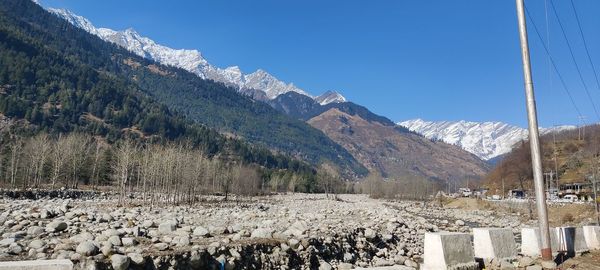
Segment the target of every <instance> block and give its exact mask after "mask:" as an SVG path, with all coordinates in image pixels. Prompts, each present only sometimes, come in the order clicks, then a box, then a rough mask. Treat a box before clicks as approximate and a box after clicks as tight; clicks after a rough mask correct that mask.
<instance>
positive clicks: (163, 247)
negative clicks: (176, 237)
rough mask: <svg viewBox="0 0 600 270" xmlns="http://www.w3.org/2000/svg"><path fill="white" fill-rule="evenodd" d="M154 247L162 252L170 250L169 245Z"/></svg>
mask: <svg viewBox="0 0 600 270" xmlns="http://www.w3.org/2000/svg"><path fill="white" fill-rule="evenodd" d="M154 247H155V248H156V249H158V250H160V251H163V250H167V249H168V248H169V244H166V243H156V244H154Z"/></svg>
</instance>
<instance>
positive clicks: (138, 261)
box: [127, 253, 146, 265]
mask: <svg viewBox="0 0 600 270" xmlns="http://www.w3.org/2000/svg"><path fill="white" fill-rule="evenodd" d="M127 257H129V259H130V260H131V262H132V263H133V264H135V265H143V264H144V262H145V261H146V259H145V258H144V256H142V254H140V253H129V254H127Z"/></svg>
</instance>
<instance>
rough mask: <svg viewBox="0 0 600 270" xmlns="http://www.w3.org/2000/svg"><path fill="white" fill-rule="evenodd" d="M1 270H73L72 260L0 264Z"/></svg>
mask: <svg viewBox="0 0 600 270" xmlns="http://www.w3.org/2000/svg"><path fill="white" fill-rule="evenodd" d="M0 270H73V263H72V262H71V261H70V260H36V261H11V262H0Z"/></svg>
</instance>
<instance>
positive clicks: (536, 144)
mask: <svg viewBox="0 0 600 270" xmlns="http://www.w3.org/2000/svg"><path fill="white" fill-rule="evenodd" d="M523 1H524V0H516V4H517V18H518V21H519V37H520V39H521V56H522V61H523V76H524V78H525V95H526V98H527V117H528V120H529V121H528V122H529V144H530V146H531V163H532V164H531V165H532V167H533V180H534V182H535V185H534V186H535V199H536V202H537V203H536V204H537V212H538V220H539V223H540V224H539V225H540V238H541V239H540V240H541V241H540V243H541V254H542V259H543V260H552V249H551V247H550V230H549V227H548V210H547V209H546V194H545V192H544V179H543V175H542V156H541V153H540V140H539V134H538V133H539V131H538V123H537V112H536V108H535V96H534V94H533V79H532V77H531V64H530V62H529V42H528V40H527V23H526V21H525V4H524V3H523Z"/></svg>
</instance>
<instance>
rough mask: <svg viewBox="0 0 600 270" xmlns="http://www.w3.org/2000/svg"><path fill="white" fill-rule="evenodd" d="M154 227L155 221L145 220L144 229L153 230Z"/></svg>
mask: <svg viewBox="0 0 600 270" xmlns="http://www.w3.org/2000/svg"><path fill="white" fill-rule="evenodd" d="M154 226H155V224H154V221H152V220H144V222H142V227H144V228H152V227H154Z"/></svg>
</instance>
